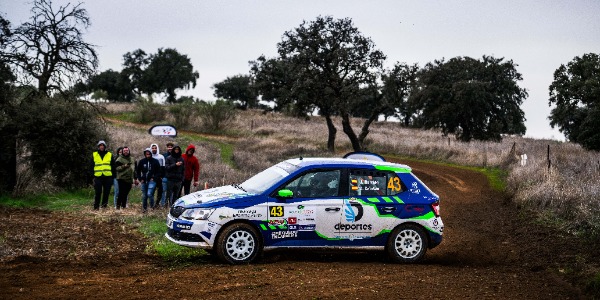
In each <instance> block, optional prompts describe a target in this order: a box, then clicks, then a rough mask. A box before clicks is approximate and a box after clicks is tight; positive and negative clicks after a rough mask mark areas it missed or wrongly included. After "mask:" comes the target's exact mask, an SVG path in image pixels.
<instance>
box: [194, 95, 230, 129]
mask: <svg viewBox="0 0 600 300" xmlns="http://www.w3.org/2000/svg"><path fill="white" fill-rule="evenodd" d="M236 115H237V112H236V110H235V107H234V106H233V105H232V104H231V103H228V102H226V101H224V100H217V101H215V102H214V103H206V102H202V103H200V104H198V117H199V118H200V120H201V121H202V127H203V129H204V130H206V131H220V130H222V129H224V128H225V127H226V126H228V125H229V124H231V122H232V121H233V120H234V119H235V117H236Z"/></svg>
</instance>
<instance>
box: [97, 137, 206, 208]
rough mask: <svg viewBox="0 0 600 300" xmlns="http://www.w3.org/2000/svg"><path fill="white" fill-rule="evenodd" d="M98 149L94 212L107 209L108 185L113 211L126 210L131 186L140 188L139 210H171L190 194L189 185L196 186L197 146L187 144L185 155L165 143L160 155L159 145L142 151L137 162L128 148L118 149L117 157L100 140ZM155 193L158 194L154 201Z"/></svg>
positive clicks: (198, 166) (178, 149)
mask: <svg viewBox="0 0 600 300" xmlns="http://www.w3.org/2000/svg"><path fill="white" fill-rule="evenodd" d="M96 146H97V147H98V150H97V151H95V152H94V153H93V154H92V158H93V163H92V166H93V171H92V172H93V176H94V192H95V195H94V209H95V210H98V209H100V207H102V208H106V207H107V206H108V196H109V193H110V189H111V186H114V202H115V203H114V205H115V208H116V209H124V208H126V207H127V202H128V196H129V192H130V191H131V188H132V186H133V185H134V184H135V185H136V186H138V185H139V186H140V188H141V192H142V210H143V212H147V210H148V208H149V207H150V208H153V209H154V208H159V207H163V208H164V207H170V206H171V205H173V202H174V201H175V200H177V199H178V198H179V197H180V196H181V190H182V189H183V192H184V194H185V195H187V194H189V193H190V191H191V185H192V183H193V185H194V187H197V186H198V175H199V172H200V163H199V161H198V158H196V157H195V156H194V153H195V152H196V147H195V146H194V145H192V144H190V145H189V146H188V147H187V148H186V150H185V153H182V152H181V147H179V146H177V145H174V144H173V143H171V142H169V143H167V145H166V146H167V151H166V152H165V153H163V154H160V152H159V148H158V144H151V145H150V147H149V148H146V149H144V152H143V155H144V157H143V158H142V159H140V160H139V161H137V162H136V160H135V159H133V157H132V156H131V150H130V149H129V147H127V146H125V147H120V148H118V149H117V152H116V155H114V156H113V154H112V153H111V152H110V151H108V147H107V145H106V142H104V141H99V142H98V144H97V145H96ZM155 192H156V194H157V198H156V202H155V201H154V195H155Z"/></svg>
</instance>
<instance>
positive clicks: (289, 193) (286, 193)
mask: <svg viewBox="0 0 600 300" xmlns="http://www.w3.org/2000/svg"><path fill="white" fill-rule="evenodd" d="M277 196H279V197H280V198H292V197H294V192H292V191H290V190H279V192H277Z"/></svg>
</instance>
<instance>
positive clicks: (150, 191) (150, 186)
mask: <svg viewBox="0 0 600 300" xmlns="http://www.w3.org/2000/svg"><path fill="white" fill-rule="evenodd" d="M141 188H142V208H143V209H144V210H146V209H148V198H150V207H151V208H152V207H154V189H156V182H154V181H150V182H143V183H142V186H141Z"/></svg>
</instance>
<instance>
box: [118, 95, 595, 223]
mask: <svg viewBox="0 0 600 300" xmlns="http://www.w3.org/2000/svg"><path fill="white" fill-rule="evenodd" d="M113 106H114V107H113ZM113 106H111V108H109V110H110V111H122V110H123V109H124V108H123V107H124V106H125V105H113ZM167 118H168V117H167ZM353 122H354V123H353V127H354V129H355V130H359V129H360V127H361V126H362V121H361V120H358V119H354V120H353ZM335 125H336V127H337V128H338V133H337V136H336V150H337V153H336V154H335V156H341V155H342V154H344V153H346V152H349V151H351V147H350V143H349V141H348V138H347V136H346V135H345V134H344V133H343V132H342V130H341V121H340V120H339V119H335ZM111 132H114V135H113V137H112V139H113V141H115V142H116V143H117V144H129V145H130V147H132V148H133V149H134V151H135V152H133V153H134V154H136V155H138V154H139V156H141V151H142V150H143V148H142V147H147V146H148V145H150V143H153V142H157V143H159V144H160V145H161V146H162V145H164V144H165V143H166V140H165V139H159V138H155V137H150V136H148V135H147V134H146V133H145V132H140V131H135V130H131V129H126V128H118V129H114V131H113V130H111ZM228 132H232V133H234V134H235V136H236V139H235V142H233V143H234V149H235V150H234V153H233V160H234V162H235V165H236V168H235V169H234V168H232V167H230V166H228V165H226V164H225V163H223V162H222V161H221V158H220V155H219V150H218V148H216V146H214V145H213V144H211V143H209V142H206V141H191V143H194V144H195V145H196V146H197V147H198V148H199V151H197V156H198V157H199V159H200V161H201V162H202V172H201V174H202V175H201V182H202V183H203V182H208V183H209V186H211V187H212V186H215V185H221V184H223V183H225V184H228V183H232V182H241V181H243V180H245V179H246V178H248V177H250V176H251V175H253V174H255V173H257V172H259V171H261V170H263V169H265V168H267V167H269V166H271V165H272V164H274V163H277V162H279V161H281V160H284V159H287V158H290V157H299V156H304V157H307V156H329V155H331V154H330V153H329V152H327V149H326V148H327V147H326V143H327V127H326V124H325V121H324V119H323V118H322V117H318V116H315V117H312V118H311V119H310V120H302V119H296V118H291V117H287V116H284V115H281V114H276V113H267V114H263V113H262V112H260V111H245V112H240V113H239V115H238V117H237V118H236V120H235V121H234V123H233V124H232V125H231V127H230V128H229V129H228ZM366 145H367V148H368V150H370V151H372V152H377V153H382V154H394V155H398V156H408V157H414V158H420V159H428V160H434V161H441V162H449V163H455V164H459V165H466V166H474V167H498V168H503V169H505V170H507V171H508V174H509V175H508V177H507V192H508V193H509V194H510V195H512V196H513V199H514V201H515V202H517V203H519V204H522V205H526V206H529V207H534V208H540V210H539V211H540V212H541V214H543V215H551V216H553V217H558V219H560V220H562V221H561V222H563V221H566V222H563V223H561V224H562V225H563V226H565V227H567V228H568V229H570V230H574V231H578V230H579V229H586V230H587V232H589V231H590V230H591V232H593V233H594V234H598V235H600V184H598V183H599V182H600V180H599V179H600V161H599V158H598V153H597V152H590V151H586V150H584V149H582V148H581V147H580V146H579V145H576V144H572V143H562V142H557V141H549V140H535V139H529V138H522V137H513V136H508V137H505V138H504V140H503V141H502V142H499V143H496V142H480V141H474V142H470V143H463V142H459V141H457V140H456V139H455V138H454V137H444V136H442V135H441V134H440V132H438V131H433V130H417V129H410V128H403V127H400V126H399V124H398V123H393V122H377V123H374V124H372V126H371V128H370V133H369V135H368V137H367V143H366ZM548 145H550V160H551V162H552V167H551V168H550V169H548V158H547V151H548ZM115 148H116V147H115ZM182 148H185V146H183V147H182ZM521 154H526V155H527V157H528V160H527V164H526V165H524V166H521V165H520V162H519V160H518V157H519V156H520V155H521Z"/></svg>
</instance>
